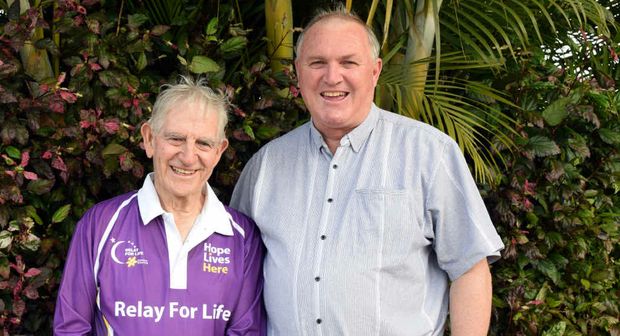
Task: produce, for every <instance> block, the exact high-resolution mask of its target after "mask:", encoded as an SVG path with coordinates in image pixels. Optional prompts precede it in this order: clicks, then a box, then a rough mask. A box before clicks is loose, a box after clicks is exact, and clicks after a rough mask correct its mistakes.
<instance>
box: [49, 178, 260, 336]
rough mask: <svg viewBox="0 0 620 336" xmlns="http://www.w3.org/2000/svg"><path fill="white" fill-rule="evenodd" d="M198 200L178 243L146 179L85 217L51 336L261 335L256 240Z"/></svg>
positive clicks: (249, 227) (231, 217)
mask: <svg viewBox="0 0 620 336" xmlns="http://www.w3.org/2000/svg"><path fill="white" fill-rule="evenodd" d="M205 192H206V193H207V196H208V197H207V202H206V204H205V205H204V207H203V210H202V212H201V214H200V215H199V217H198V219H197V220H196V223H195V224H194V226H193V227H192V230H191V232H190V234H189V235H188V237H187V239H186V240H185V241H184V242H181V241H180V237H174V234H175V233H176V234H178V232H176V231H172V229H171V225H170V220H171V217H168V218H167V216H171V214H169V213H166V212H165V211H163V209H161V205H160V204H159V200H158V198H157V196H156V193H155V191H154V187H153V185H152V181H151V178H150V177H148V178H147V179H146V181H145V183H144V186H143V187H142V189H140V191H138V192H133V193H128V194H125V195H121V196H118V197H115V198H112V199H110V200H107V201H104V202H101V203H99V204H97V205H95V206H94V207H93V208H91V209H90V210H89V211H87V212H86V214H85V215H84V217H83V218H82V219H81V220H80V222H79V223H78V225H77V228H76V231H75V233H74V236H73V239H72V242H71V247H70V249H69V254H68V257H67V261H66V264H65V270H64V274H63V279H62V283H61V286H60V291H59V293H58V299H57V304H56V312H55V316H54V334H55V335H84V334H95V335H183V336H191V335H263V334H264V329H265V328H264V326H265V313H264V309H263V304H262V298H261V294H262V287H263V284H262V258H263V246H262V243H261V241H260V234H259V231H258V229H257V228H256V226H255V224H254V222H253V221H252V220H251V219H249V218H248V217H246V216H245V215H243V214H241V213H240V212H237V211H235V210H233V209H231V208H228V207H225V206H224V205H223V204H222V203H221V202H220V201H219V200H218V199H217V197H216V196H215V194H214V193H213V191H212V190H211V188H209V186H208V185H206V186H205ZM172 224H173V223H172ZM175 238H176V240H175Z"/></svg>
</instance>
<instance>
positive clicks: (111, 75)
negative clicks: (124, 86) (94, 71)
mask: <svg viewBox="0 0 620 336" xmlns="http://www.w3.org/2000/svg"><path fill="white" fill-rule="evenodd" d="M99 80H100V81H101V82H102V83H103V84H104V85H105V86H108V87H120V86H121V77H120V76H119V75H118V74H117V73H115V72H113V71H101V72H99Z"/></svg>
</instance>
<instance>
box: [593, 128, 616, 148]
mask: <svg viewBox="0 0 620 336" xmlns="http://www.w3.org/2000/svg"><path fill="white" fill-rule="evenodd" d="M598 132H599V135H600V137H601V140H603V141H604V142H606V143H608V144H610V145H616V144H620V133H619V132H616V131H613V130H610V129H608V128H601V129H600V130H599V131H598Z"/></svg>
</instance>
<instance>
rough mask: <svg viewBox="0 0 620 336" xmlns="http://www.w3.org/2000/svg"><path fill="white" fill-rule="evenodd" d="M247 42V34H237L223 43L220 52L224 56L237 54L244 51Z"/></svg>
mask: <svg viewBox="0 0 620 336" xmlns="http://www.w3.org/2000/svg"><path fill="white" fill-rule="evenodd" d="M247 44H248V39H247V38H246V37H245V36H235V37H232V38H230V39H228V40H226V41H224V43H222V45H221V46H220V52H221V53H222V56H223V57H224V58H227V57H231V56H235V55H237V54H238V53H239V52H241V51H243V50H244V49H245V48H246V45H247Z"/></svg>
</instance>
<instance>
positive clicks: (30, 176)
mask: <svg viewBox="0 0 620 336" xmlns="http://www.w3.org/2000/svg"><path fill="white" fill-rule="evenodd" d="M22 174H24V177H25V178H26V179H28V180H32V181H34V180H38V179H39V176H38V175H37V174H36V173H33V172H29V171H25V170H24V171H23V173H22Z"/></svg>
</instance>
